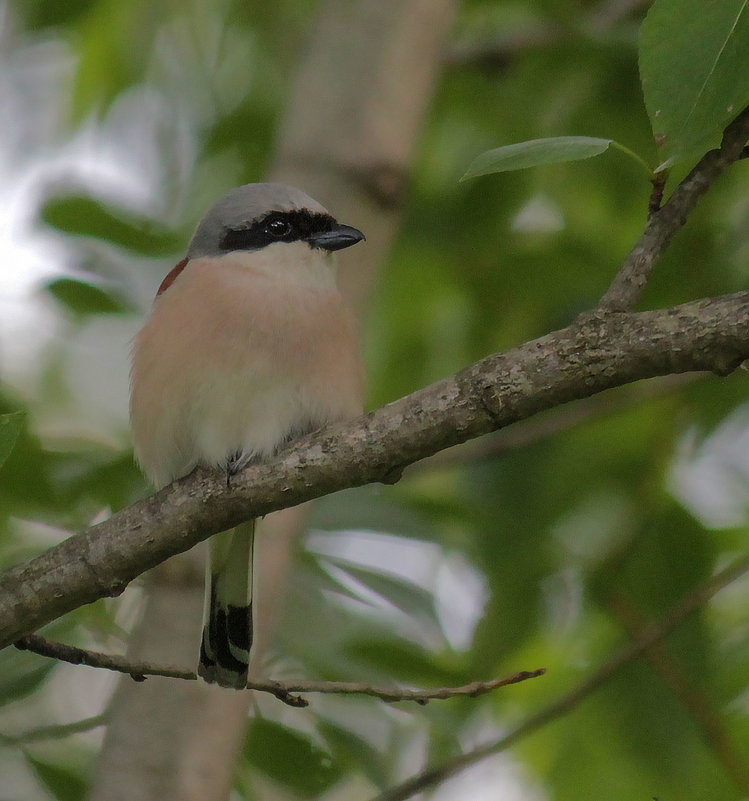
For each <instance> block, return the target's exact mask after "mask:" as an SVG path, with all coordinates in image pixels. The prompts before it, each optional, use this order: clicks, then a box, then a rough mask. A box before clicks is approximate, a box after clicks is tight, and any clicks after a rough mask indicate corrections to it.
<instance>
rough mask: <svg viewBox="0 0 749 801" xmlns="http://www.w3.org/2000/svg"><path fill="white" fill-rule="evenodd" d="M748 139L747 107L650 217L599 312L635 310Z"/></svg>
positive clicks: (603, 298)
mask: <svg viewBox="0 0 749 801" xmlns="http://www.w3.org/2000/svg"><path fill="white" fill-rule="evenodd" d="M748 139H749V108H747V109H744V111H743V112H742V113H741V114H739V116H738V117H737V118H736V119H735V120H734V121H733V122H732V123H731V124H730V125H729V126H728V127H727V128H726V130H725V132H724V133H723V141H722V143H721V146H720V147H719V148H718V149H717V150H711V151H710V152H709V153H706V154H705V155H704V156H703V157H702V158H701V159H700V160H699V162H698V163H697V166H695V167H694V169H693V170H692V171H691V172H690V173H689V175H687V177H686V178H685V179H684V180H683V181H682V182H681V183H680V184H679V186H677V187H676V189H675V190H674V192H673V194H672V195H671V197H670V198H669V199H668V200H667V201H666V203H665V204H664V205H663V206H662V207H661V208H660V209H659V210H658V211H657V212H656V213H655V214H653V215H652V216H651V217H650V219H649V220H648V224H647V225H646V227H645V230H644V231H643V233H642V236H641V237H640V238H639V239H638V240H637V243H636V244H635V246H634V247H633V248H632V250H631V251H630V252H629V255H628V256H627V258H626V259H625V260H624V263H623V265H622V267H621V269H620V270H619V272H618V273H617V274H616V276H615V278H614V280H613V281H612V282H611V285H610V286H609V288H608V289H607V290H606V292H605V294H604V296H603V297H602V298H601V301H600V303H599V304H598V307H599V309H605V310H607V311H628V310H630V309H632V308H634V306H635V304H636V303H637V300H638V298H639V297H640V294H641V292H642V290H643V288H644V286H645V284H646V282H647V280H648V277H649V276H650V273H651V272H652V270H653V267H655V265H656V263H657V262H658V259H659V258H660V257H661V254H662V253H663V251H664V250H665V249H666V248H667V247H668V244H669V242H670V241H671V239H672V238H673V236H674V234H676V232H677V231H678V230H679V229H680V228H681V227H682V226H683V225H684V223H685V222H686V220H687V217H688V216H689V214H690V212H691V211H692V210H693V209H694V207H695V206H696V205H697V202H698V201H699V199H700V198H701V197H702V195H704V194H705V192H707V190H708V189H709V188H710V187H711V186H712V184H713V183H714V182H715V180H716V179H717V178H718V176H719V175H720V174H721V173H722V172H723V171H724V170H725V169H726V168H727V167H729V166H730V165H731V164H733V162H734V161H737V160H738V159H739V158H741V154H742V152H743V150H744V146H745V145H746V143H747V140H748Z"/></svg>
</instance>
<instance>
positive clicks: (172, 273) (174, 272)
mask: <svg viewBox="0 0 749 801" xmlns="http://www.w3.org/2000/svg"><path fill="white" fill-rule="evenodd" d="M188 261H189V259H188V258H184V259H182V261H180V262H178V263H177V264H175V265H174V267H172V269H171V270H169V272H168V273H167V275H166V278H164V280H163V281H162V282H161V286H160V287H159V291H158V292H157V293H156V297H158V296H159V295H160V294H161V293H162V292H166V291H167V289H169V287H170V286H171V285H172V284H173V283H174V282H175V281H176V280H177V276H178V275H179V274H180V273H181V272H182V270H184V269H185V267H186V266H187V262H188Z"/></svg>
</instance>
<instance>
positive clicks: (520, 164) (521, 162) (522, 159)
mask: <svg viewBox="0 0 749 801" xmlns="http://www.w3.org/2000/svg"><path fill="white" fill-rule="evenodd" d="M612 143H613V140H612V139H596V138H594V137H592V136H554V137H551V138H550V139H531V140H529V141H528V142H518V143H516V144H514V145H505V146H504V147H496V148H494V150H487V151H486V152H485V153H482V154H481V155H480V156H477V157H476V158H475V159H474V160H473V161H472V162H471V164H470V165H469V167H468V170H467V171H466V174H465V175H464V176H463V177H462V178H461V179H460V180H461V181H465V180H466V179H467V178H476V177H477V176H479V175H489V174H490V173H494V172H509V171H510V170H524V169H526V168H527V167H537V166H538V165H539V164H559V163H560V162H563V161H580V160H581V159H589V158H591V157H592V156H598V155H600V154H601V153H604V152H605V151H606V150H608V149H609V147H610V145H611V144H612Z"/></svg>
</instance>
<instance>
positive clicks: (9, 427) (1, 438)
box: [0, 412, 23, 467]
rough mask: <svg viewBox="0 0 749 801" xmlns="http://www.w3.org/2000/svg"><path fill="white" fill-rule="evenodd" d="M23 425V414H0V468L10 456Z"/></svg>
mask: <svg viewBox="0 0 749 801" xmlns="http://www.w3.org/2000/svg"><path fill="white" fill-rule="evenodd" d="M22 423H23V412H11V413H10V414H0V467H2V466H3V463H4V462H5V460H6V459H7V458H8V456H10V452H11V451H12V450H13V446H14V445H15V444H16V440H17V439H18V435H19V433H20V432H21V425H22Z"/></svg>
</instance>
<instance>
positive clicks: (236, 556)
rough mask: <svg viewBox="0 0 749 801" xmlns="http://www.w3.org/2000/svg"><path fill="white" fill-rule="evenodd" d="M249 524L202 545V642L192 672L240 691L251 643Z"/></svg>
mask: <svg viewBox="0 0 749 801" xmlns="http://www.w3.org/2000/svg"><path fill="white" fill-rule="evenodd" d="M254 537H255V521H254V520H250V521H248V522H247V523H242V525H240V526H237V527H236V528H233V529H230V530H229V531H223V532H221V534H216V535H214V536H213V537H211V539H210V540H209V541H208V545H209V549H210V550H209V553H208V564H207V568H206V579H205V607H204V610H203V639H202V642H201V644H200V662H199V664H198V674H199V675H200V676H202V677H203V678H204V679H205V680H206V681H207V682H209V683H215V684H220V685H221V686H222V687H234V688H235V689H242V688H244V687H246V686H247V668H248V665H249V661H250V646H251V644H252V545H253V540H254Z"/></svg>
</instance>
